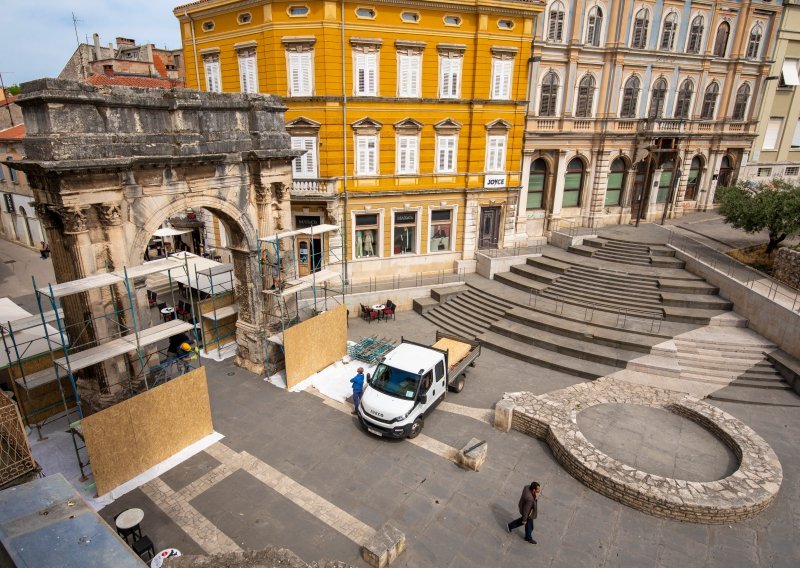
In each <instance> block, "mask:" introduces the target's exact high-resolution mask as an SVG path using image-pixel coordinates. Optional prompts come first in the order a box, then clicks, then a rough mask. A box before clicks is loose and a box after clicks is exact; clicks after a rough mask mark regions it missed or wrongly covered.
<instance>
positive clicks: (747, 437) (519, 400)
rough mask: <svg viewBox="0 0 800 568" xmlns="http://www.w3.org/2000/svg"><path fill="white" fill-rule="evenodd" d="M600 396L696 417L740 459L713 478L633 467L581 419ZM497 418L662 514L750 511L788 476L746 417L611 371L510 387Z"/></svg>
mask: <svg viewBox="0 0 800 568" xmlns="http://www.w3.org/2000/svg"><path fill="white" fill-rule="evenodd" d="M600 404H638V405H644V406H651V407H655V408H663V409H666V410H669V411H671V412H673V413H675V414H678V415H680V416H683V417H685V418H687V419H689V420H692V421H693V422H695V423H697V424H698V425H700V426H702V427H704V428H706V429H707V430H709V431H710V432H711V433H712V434H713V435H715V436H716V437H717V438H718V439H719V440H720V441H722V442H723V443H724V444H726V445H727V446H728V447H729V448H730V449H731V450H732V451H733V453H734V455H735V456H736V458H737V460H738V462H739V467H738V469H737V470H736V471H735V472H733V473H732V474H731V475H729V476H728V477H725V478H723V479H720V480H716V481H708V482H697V481H685V480H682V479H674V478H667V477H663V476H659V475H654V474H650V473H647V472H644V471H640V470H638V469H635V468H633V467H630V466H628V465H626V464H624V463H622V462H620V461H618V460H615V459H614V458H612V457H610V456H608V455H606V454H605V453H603V452H601V451H600V450H599V449H598V448H596V447H595V446H594V445H593V444H591V443H590V442H589V441H588V440H587V439H586V437H585V436H584V435H583V433H582V432H581V431H580V429H579V427H578V422H577V417H578V414H579V413H580V412H582V411H584V410H586V409H587V408H591V407H592V406H596V405H600ZM509 414H511V416H510V417H509ZM509 418H510V420H509ZM496 425H497V426H498V427H500V428H501V429H504V430H507V429H509V428H513V429H514V430H517V431H520V432H522V433H525V434H528V435H530V436H534V437H536V438H539V439H543V440H545V441H546V442H547V444H548V446H550V449H551V450H552V452H553V454H554V455H555V457H556V459H557V460H558V461H559V462H560V463H561V464H562V466H564V468H565V469H566V470H567V471H568V472H569V473H570V474H571V475H572V476H573V477H575V478H576V479H578V480H579V481H581V482H582V483H584V484H586V485H587V486H589V487H590V488H592V489H594V490H595V491H597V492H598V493H601V494H603V495H605V496H606V497H609V498H611V499H614V500H615V501H619V502H620V503H623V504H625V505H628V506H630V507H633V508H635V509H638V510H640V511H643V512H645V513H649V514H651V515H654V516H656V517H663V518H668V519H676V520H680V521H685V522H695V523H704V524H723V523H731V522H735V521H741V520H744V519H749V518H752V517H754V516H756V515H757V514H759V513H760V512H761V511H763V510H764V509H765V508H767V507H768V506H769V505H770V504H771V503H772V501H773V500H774V499H775V497H776V496H777V494H778V490H779V489H780V486H781V482H782V480H783V469H782V468H781V464H780V462H779V461H778V457H777V456H776V455H775V452H774V451H773V450H772V448H771V447H770V446H769V445H768V444H767V442H766V441H765V440H764V439H763V438H761V437H760V436H759V435H758V434H756V433H755V432H754V431H753V430H752V429H751V428H750V427H749V426H747V425H746V424H744V423H743V422H742V421H741V420H739V419H737V418H735V417H733V416H731V415H730V414H728V413H726V412H724V411H722V410H720V409H719V408H716V407H714V406H711V405H709V404H707V403H705V402H703V401H701V400H699V399H697V398H695V397H692V396H689V395H686V394H683V393H677V392H672V391H666V390H662V389H657V388H653V387H647V386H644V385H633V384H630V383H625V382H621V381H617V380H614V379H609V378H603V379H599V380H597V381H594V382H593V383H589V384H580V385H575V386H571V387H568V388H566V389H562V390H560V391H555V392H552V393H549V394H546V395H542V396H535V395H533V394H531V393H527V392H519V393H507V394H506V395H504V397H503V399H502V400H501V401H500V402H499V403H498V405H497V413H496Z"/></svg>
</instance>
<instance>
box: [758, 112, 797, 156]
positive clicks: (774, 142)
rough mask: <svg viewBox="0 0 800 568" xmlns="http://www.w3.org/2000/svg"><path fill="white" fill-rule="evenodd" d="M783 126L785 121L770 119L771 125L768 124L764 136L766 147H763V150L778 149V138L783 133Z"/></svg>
mask: <svg viewBox="0 0 800 568" xmlns="http://www.w3.org/2000/svg"><path fill="white" fill-rule="evenodd" d="M782 124H783V119H781V118H770V119H769V123H768V124H767V131H766V133H765V134H764V145H763V146H762V147H761V148H762V150H774V149H775V148H777V146H778V136H779V135H780V133H781V125H782ZM795 136H796V135H795Z"/></svg>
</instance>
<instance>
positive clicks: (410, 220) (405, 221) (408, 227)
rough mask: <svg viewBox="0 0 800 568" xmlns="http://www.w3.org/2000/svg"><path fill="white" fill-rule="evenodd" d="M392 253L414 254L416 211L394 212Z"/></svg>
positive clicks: (415, 244)
mask: <svg viewBox="0 0 800 568" xmlns="http://www.w3.org/2000/svg"><path fill="white" fill-rule="evenodd" d="M393 242H394V254H416V252H417V212H416V211H399V212H397V213H395V214H394V241H393Z"/></svg>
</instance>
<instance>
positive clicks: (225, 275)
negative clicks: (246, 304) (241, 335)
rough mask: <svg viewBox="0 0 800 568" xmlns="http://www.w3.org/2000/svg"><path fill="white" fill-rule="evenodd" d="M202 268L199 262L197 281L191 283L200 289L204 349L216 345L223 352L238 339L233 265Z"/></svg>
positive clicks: (196, 270)
mask: <svg viewBox="0 0 800 568" xmlns="http://www.w3.org/2000/svg"><path fill="white" fill-rule="evenodd" d="M210 262H214V264H215V265H216V266H210V267H208V268H206V269H203V270H198V269H197V265H196V264H195V267H194V268H195V271H194V281H193V282H189V284H188V286H190V287H192V288H194V289H195V290H196V291H197V295H198V303H197V313H198V314H199V316H200V321H199V322H198V323H197V326H196V327H198V330H199V332H200V334H201V341H202V344H203V349H204V350H205V351H206V352H209V351H211V348H212V347H215V348H216V349H217V352H218V354H221V350H222V347H223V346H225V345H229V344H230V343H233V342H235V341H236V320H237V319H238V314H239V305H238V304H237V303H236V294H235V291H234V278H233V265H232V264H229V263H228V264H219V263H218V262H216V261H210Z"/></svg>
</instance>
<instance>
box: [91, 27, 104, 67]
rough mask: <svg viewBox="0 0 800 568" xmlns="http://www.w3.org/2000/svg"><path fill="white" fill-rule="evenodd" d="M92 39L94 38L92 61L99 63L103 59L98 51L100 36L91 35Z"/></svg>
mask: <svg viewBox="0 0 800 568" xmlns="http://www.w3.org/2000/svg"><path fill="white" fill-rule="evenodd" d="M92 38H94V60H95V61H99V60H101V59H103V54H102V52H101V51H100V34H97V33H95V34H92Z"/></svg>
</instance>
